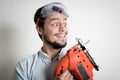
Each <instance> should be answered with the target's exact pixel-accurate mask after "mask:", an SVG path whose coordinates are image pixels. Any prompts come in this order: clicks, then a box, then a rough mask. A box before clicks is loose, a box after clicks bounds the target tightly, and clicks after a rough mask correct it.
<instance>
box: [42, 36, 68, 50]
mask: <svg viewBox="0 0 120 80" xmlns="http://www.w3.org/2000/svg"><path fill="white" fill-rule="evenodd" d="M44 40H45V42H46V43H47V44H49V45H50V46H52V48H54V49H60V48H64V47H65V46H66V45H67V42H65V44H63V45H62V44H60V43H58V42H56V41H54V42H52V41H50V40H49V39H48V38H47V36H45V35H44Z"/></svg>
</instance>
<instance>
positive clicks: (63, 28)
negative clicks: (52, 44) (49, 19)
mask: <svg viewBox="0 0 120 80" xmlns="http://www.w3.org/2000/svg"><path fill="white" fill-rule="evenodd" d="M65 30H66V26H64V25H63V24H61V25H60V26H59V31H61V32H64V31H65Z"/></svg>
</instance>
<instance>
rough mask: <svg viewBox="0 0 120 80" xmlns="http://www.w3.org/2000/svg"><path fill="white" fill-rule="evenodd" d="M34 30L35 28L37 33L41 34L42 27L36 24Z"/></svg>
mask: <svg viewBox="0 0 120 80" xmlns="http://www.w3.org/2000/svg"><path fill="white" fill-rule="evenodd" d="M36 30H37V32H38V34H40V35H42V31H43V29H42V27H40V26H38V25H36Z"/></svg>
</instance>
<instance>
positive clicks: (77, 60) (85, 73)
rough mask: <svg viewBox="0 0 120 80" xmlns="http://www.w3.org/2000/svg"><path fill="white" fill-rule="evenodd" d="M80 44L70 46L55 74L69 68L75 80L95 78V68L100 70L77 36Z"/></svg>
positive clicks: (57, 74) (91, 79)
mask: <svg viewBox="0 0 120 80" xmlns="http://www.w3.org/2000/svg"><path fill="white" fill-rule="evenodd" d="M77 41H78V44H76V45H75V46H73V47H72V48H70V49H69V50H68V51H67V53H66V55H65V56H64V57H63V58H62V59H61V60H60V61H59V62H58V64H57V66H56V69H55V75H56V76H59V75H60V74H62V73H63V72H64V71H65V70H67V69H68V70H69V71H70V73H71V74H72V75H73V77H74V80H93V71H92V70H93V68H95V69H96V70H97V71H99V67H98V65H97V64H96V63H95V61H94V60H93V58H92V57H91V55H90V54H89V52H88V51H87V50H86V48H85V46H84V45H83V44H82V42H81V40H80V39H78V38H77Z"/></svg>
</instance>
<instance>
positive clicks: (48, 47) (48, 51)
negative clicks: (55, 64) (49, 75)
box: [42, 46, 61, 59]
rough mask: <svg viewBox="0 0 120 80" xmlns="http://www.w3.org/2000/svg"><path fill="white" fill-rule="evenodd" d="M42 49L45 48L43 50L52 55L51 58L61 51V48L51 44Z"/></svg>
mask: <svg viewBox="0 0 120 80" xmlns="http://www.w3.org/2000/svg"><path fill="white" fill-rule="evenodd" d="M42 50H43V52H45V53H47V54H48V55H49V56H50V57H51V59H54V58H55V57H56V56H57V55H58V54H59V52H60V51H61V48H60V49H54V48H53V47H51V46H43V48H42Z"/></svg>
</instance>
